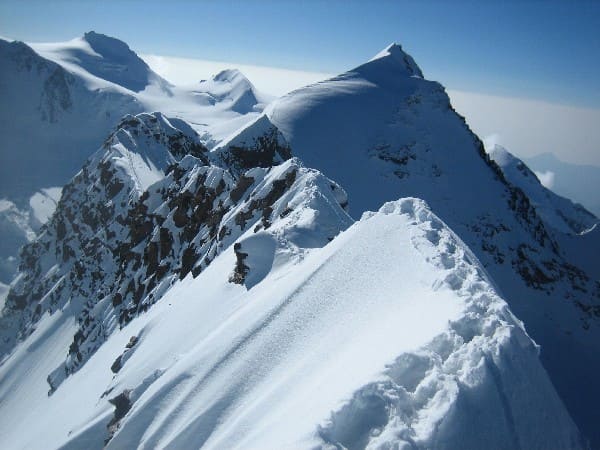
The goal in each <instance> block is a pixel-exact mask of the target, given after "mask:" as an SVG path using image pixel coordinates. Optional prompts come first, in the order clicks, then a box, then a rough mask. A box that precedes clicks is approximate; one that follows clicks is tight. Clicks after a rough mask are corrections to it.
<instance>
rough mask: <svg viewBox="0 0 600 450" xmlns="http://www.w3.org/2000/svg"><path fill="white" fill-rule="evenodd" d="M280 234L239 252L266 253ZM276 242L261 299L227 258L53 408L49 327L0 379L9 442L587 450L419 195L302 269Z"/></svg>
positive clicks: (53, 335) (501, 309)
mask: <svg viewBox="0 0 600 450" xmlns="http://www.w3.org/2000/svg"><path fill="white" fill-rule="evenodd" d="M270 239H272V238H270V237H269V235H268V234H265V233H264V232H258V233H254V232H253V231H252V230H248V231H247V232H246V233H245V234H243V235H242V236H241V237H240V239H239V242H241V245H242V248H244V247H245V246H246V245H247V243H249V242H250V241H253V245H252V246H249V247H254V248H256V250H259V251H260V252H261V254H263V253H268V252H269V251H272V250H269V249H272V248H273V247H272V244H270ZM280 239H283V240H284V241H283V242H285V239H286V232H285V229H284V230H283V234H281V235H280ZM283 242H282V241H280V242H279V244H276V245H275V247H276V248H277V247H278V248H279V249H280V250H278V251H276V256H275V261H276V263H275V264H273V265H272V266H271V268H270V269H269V270H267V272H268V273H267V275H266V277H265V278H264V279H263V280H262V281H261V282H259V283H257V284H256V285H254V286H252V287H251V288H247V287H244V286H242V285H237V284H234V283H230V282H229V281H228V277H229V274H230V273H231V271H232V270H233V268H234V267H235V265H236V254H235V250H234V248H232V247H231V246H230V247H229V248H228V249H227V250H226V251H224V252H223V253H222V254H221V255H220V256H217V258H216V259H215V260H214V262H213V263H212V264H211V265H210V266H209V267H208V268H207V269H206V270H205V271H203V272H202V273H201V274H200V275H199V276H198V277H197V278H195V279H193V278H192V277H191V276H188V277H186V278H185V279H184V280H182V281H181V282H178V283H176V284H175V285H174V286H173V287H172V288H171V289H170V290H169V292H168V293H167V294H166V295H165V297H164V298H163V299H162V300H161V301H160V302H159V303H157V304H156V305H155V306H154V307H153V308H152V309H151V310H150V311H149V312H148V313H146V314H144V315H141V316H139V317H138V318H136V319H134V320H133V321H131V322H130V323H129V324H127V325H126V326H125V327H124V328H122V329H121V330H119V331H117V332H114V333H112V334H111V335H110V337H109V338H108V340H107V341H106V343H105V344H104V345H103V346H102V347H101V348H100V349H99V350H98V351H97V352H96V353H95V354H94V356H93V357H92V358H91V359H90V360H89V361H88V363H87V364H86V365H85V366H83V368H82V369H81V370H80V371H79V372H77V373H76V374H74V375H72V376H71V377H69V378H68V379H67V380H66V381H65V382H64V383H63V384H62V385H61V386H60V387H59V388H58V389H57V390H56V391H55V392H54V393H53V394H52V395H51V396H48V395H47V394H46V388H47V385H46V383H45V379H44V377H43V372H44V371H45V370H47V369H48V368H51V367H53V366H54V365H55V364H56V363H57V362H58V361H59V360H60V357H61V356H60V355H59V354H56V353H53V352H48V351H44V350H45V348H46V345H52V346H53V347H52V348H58V347H61V346H62V347H64V345H65V344H66V342H68V339H66V338H67V336H69V335H70V333H71V332H72V330H73V323H72V322H70V321H69V320H66V319H65V317H67V315H58V314H54V315H52V316H49V315H44V317H43V318H42V320H41V321H40V325H39V327H38V328H37V330H36V331H35V332H34V333H33V334H32V335H31V336H30V337H29V338H28V339H27V341H25V343H24V344H25V345H22V346H20V347H19V349H18V350H17V352H16V353H15V354H13V356H12V357H11V358H10V359H9V360H8V361H7V362H6V363H5V364H4V365H3V366H2V367H1V368H0V377H1V378H0V379H1V380H2V382H1V383H0V389H1V391H0V395H2V398H3V402H2V406H1V407H0V414H1V417H2V420H0V424H1V425H0V427H1V432H0V440H1V442H2V445H3V446H7V447H10V448H25V447H29V448H37V447H39V446H40V442H43V445H44V447H45V448H58V447H62V448H81V447H82V446H85V447H87V448H99V447H101V446H102V445H103V443H107V448H131V447H136V446H141V447H146V448H156V447H159V448H164V447H170V448H199V447H202V448H223V447H224V446H226V447H227V448H244V449H248V448H256V449H259V448H260V449H276V448H334V447H333V446H344V447H347V448H365V447H368V448H381V447H382V446H383V447H387V446H389V445H400V446H402V445H409V446H412V447H415V446H416V447H418V448H432V447H435V448H458V447H460V448H465V449H467V448H482V447H486V448H518V447H520V448H548V447H553V448H580V447H581V441H580V440H579V439H580V438H579V435H578V432H577V429H576V428H575V426H574V424H573V423H572V421H571V420H570V418H569V416H568V414H567V413H566V411H565V409H564V407H563V406H562V404H561V401H560V399H559V398H558V396H557V395H556V393H555V392H554V390H553V388H552V385H551V383H550V381H549V380H548V378H547V375H546V374H545V372H544V369H543V368H542V366H541V364H540V363H539V360H538V356H537V348H536V346H535V344H533V342H532V341H531V340H530V339H529V337H528V336H527V334H526V333H525V331H524V329H523V327H522V324H521V323H520V322H519V321H518V320H516V319H515V318H514V316H513V315H512V314H511V313H510V311H509V310H508V307H507V305H506V304H505V303H504V301H503V300H501V299H500V298H499V297H498V295H497V294H496V293H495V291H494V289H493V288H492V286H491V284H490V283H489V281H488V279H487V277H486V275H485V274H484V271H483V268H482V267H481V266H480V265H479V264H478V263H477V261H476V260H475V259H474V257H473V255H472V254H471V253H470V252H469V251H468V250H466V248H465V247H464V244H463V243H462V242H461V241H460V240H458V239H457V238H456V236H455V235H454V234H453V233H452V232H451V231H449V230H448V228H447V227H446V226H445V225H444V224H443V223H442V222H441V221H440V220H439V219H438V218H437V217H436V216H435V215H434V214H432V213H431V211H430V210H429V208H428V207H427V206H426V205H425V204H424V203H423V202H422V201H420V200H416V199H402V200H400V201H398V202H394V203H389V204H386V205H384V206H383V207H382V209H381V210H380V211H379V212H378V213H371V214H368V215H365V217H364V218H363V219H362V220H361V221H360V222H358V223H356V224H355V225H353V226H351V227H350V228H349V229H348V230H347V231H345V232H344V233H342V234H341V235H339V236H338V237H337V238H336V239H334V240H333V241H332V242H331V243H329V244H328V245H326V246H325V247H324V248H317V249H314V250H312V251H309V252H308V253H307V254H305V255H304V257H303V258H301V259H300V260H298V259H296V258H291V257H290V254H289V253H287V252H285V251H282V250H283V249H284V248H285V245H284V246H281V244H282V243H283ZM61 319H62V320H63V322H61ZM165 336H168V339H165ZM26 348H29V349H30V350H29V354H28V353H27V352H25V349H26ZM374 349H377V351H374ZM32 352H33V353H32ZM119 355H122V357H121V358H122V359H121V367H120V369H119V370H118V371H117V373H116V374H114V373H112V372H111V371H110V370H109V367H110V365H111V363H113V361H114V359H115V358H117V357H118V356H119ZM33 361H36V363H35V369H34V367H33V366H32V364H33ZM16 373H20V374H23V375H22V376H20V377H16V376H15V374H16ZM24 389H27V390H26V391H25V390H24ZM74 392H77V393H78V394H77V396H74V395H73V393H74ZM482 405H485V408H484V409H481V406H482ZM532 410H535V411H538V412H541V413H536V414H531V411H532ZM65 411H68V412H69V413H68V414H65V413H64V412H65ZM24 419H26V420H24ZM31 424H35V429H36V433H31V432H30V430H31V426H32V425H31ZM491 424H493V426H492V427H491ZM28 430H29V432H28ZM540 430H544V433H540Z"/></svg>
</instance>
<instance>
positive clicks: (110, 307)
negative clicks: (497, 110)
mask: <svg viewBox="0 0 600 450" xmlns="http://www.w3.org/2000/svg"><path fill="white" fill-rule="evenodd" d="M78 45H80V44H78ZM90 47H91V45H90ZM84 50H85V51H86V52H87V53H90V51H89V49H87V47H86V49H84ZM92 50H93V49H92ZM82 51H83V50H82ZM93 51H94V53H98V52H96V51H95V50H93ZM98 54H99V55H100V56H101V57H102V59H105V58H106V56H107V55H106V53H104V54H100V53H98ZM91 56H93V57H94V58H97V57H96V56H94V55H91ZM57 58H58V57H57ZM34 60H35V58H34ZM92 60H93V61H94V64H96V63H98V60H97V59H92ZM48 63H49V62H48ZM44 64H46V63H44ZM81 67H82V66H81ZM60 70H63V71H64V70H66V69H60ZM60 70H59V71H60ZM81 70H84V69H83V68H82V69H81ZM90 70H91V69H90ZM65 73H67V72H65ZM86 73H87V75H85V74H84V75H83V76H80V77H78V78H77V80H79V81H77V83H82V84H83V85H85V83H87V82H88V81H89V79H91V78H89V77H96V78H97V79H99V80H100V78H98V77H97V76H96V75H93V74H91V72H89V71H88V70H86ZM72 76H73V77H75V75H72ZM86 77H87V78H86ZM86 80H88V81H86ZM121 81H122V80H121ZM129 81H131V80H129ZM129 81H128V82H129ZM101 82H102V83H109V84H111V85H114V86H116V87H114V86H113V87H110V89H116V90H117V91H119V90H122V89H123V90H124V89H125V88H124V87H123V86H121V85H117V84H115V83H114V82H112V81H107V80H104V81H101ZM123 83H125V82H123ZM107 86H108V85H107ZM198 86H200V88H197V89H196V91H193V92H192V91H191V90H187V91H185V90H182V91H180V92H179V93H178V92H177V91H176V88H172V87H168V90H169V91H170V94H168V95H167V96H169V95H170V96H171V97H169V98H171V99H173V102H172V103H168V102H167V101H164V102H163V101H162V100H161V99H160V98H159V97H158V96H157V92H158V91H159V90H161V89H162V88H161V86H160V85H158V84H152V83H150V84H149V85H147V86H146V88H145V89H144V90H142V91H139V92H134V91H129V92H131V94H127V95H130V96H132V98H134V99H135V100H136V101H138V102H139V103H140V104H146V105H147V104H149V103H144V102H149V101H156V102H158V103H161V104H162V105H163V106H165V107H166V106H168V105H169V104H170V105H174V106H176V105H180V110H179V111H178V112H177V113H176V114H174V115H166V114H162V113H141V114H137V115H127V116H125V117H123V119H122V120H121V121H120V122H119V123H118V125H117V126H116V128H113V131H112V132H111V133H110V134H109V137H108V139H106V140H104V143H103V144H102V145H101V146H100V148H99V149H98V150H97V152H96V153H95V154H94V155H93V156H92V157H91V158H89V159H88V161H87V162H86V164H85V165H84V167H83V169H82V170H81V171H80V172H79V173H78V174H77V175H76V176H75V177H74V178H73V179H72V180H71V181H70V182H69V183H68V184H67V185H66V186H65V188H64V189H63V191H62V196H61V198H60V200H59V201H58V204H57V207H56V210H55V212H54V213H53V215H52V216H51V218H50V219H49V221H48V222H47V223H46V224H44V225H43V226H42V227H41V229H40V232H39V233H38V235H37V237H36V238H35V239H34V240H33V241H32V242H31V243H29V244H28V245H26V246H25V247H24V248H23V250H22V252H21V264H20V272H19V275H18V276H17V278H16V279H15V281H14V282H13V283H12V284H11V287H10V292H9V293H8V295H7V296H6V299H5V304H4V307H3V309H2V315H1V316H0V358H1V359H0V399H1V401H0V446H2V447H8V448H38V447H43V448H82V447H85V448H100V447H102V446H104V445H106V446H107V447H108V448H130V447H136V446H138V447H146V448H156V447H158V448H164V447H170V448H189V447H205V448H223V447H227V448H260V449H263V448H286V447H287V448H315V447H316V448H319V447H320V448H327V449H331V448H394V447H399V448H402V447H404V448H410V447H412V448H415V447H416V448H556V447H558V448H582V447H585V439H587V438H591V440H592V445H595V442H596V438H597V437H598V436H597V430H596V429H595V421H596V415H595V405H597V401H598V399H600V391H599V388H598V386H597V384H595V383H594V380H593V377H594V376H595V373H596V371H597V370H600V366H599V362H598V360H597V358H596V356H597V354H598V350H600V349H599V348H598V347H599V346H600V344H599V342H600V340H599V339H598V337H600V336H598V335H599V334H600V332H599V331H598V330H599V328H600V327H599V324H598V320H597V317H598V316H600V302H599V299H600V285H598V283H597V282H596V281H595V279H594V278H593V276H592V275H590V273H589V271H588V270H587V269H586V267H591V264H593V261H594V259H593V258H594V255H586V256H585V258H584V259H586V261H584V263H585V264H584V263H582V264H580V265H579V266H575V265H573V264H572V261H570V260H569V259H568V257H567V256H568V255H567V253H565V250H564V249H563V248H562V246H563V245H564V242H565V241H564V239H563V236H569V237H570V238H572V239H579V238H582V236H586V237H590V236H592V237H593V236H595V235H594V234H593V233H594V230H595V229H593V230H591V231H590V232H589V233H586V234H585V235H577V234H573V233H571V234H569V235H567V234H565V233H563V232H562V231H560V230H558V229H556V227H554V228H553V227H552V226H551V225H552V221H551V220H549V219H548V218H544V217H542V215H541V214H539V213H538V212H537V210H536V208H535V205H534V204H533V202H532V200H530V198H529V197H528V196H527V194H526V193H525V192H524V191H523V189H520V188H518V187H517V186H515V184H513V183H511V182H510V180H509V179H508V177H507V176H505V175H504V173H503V172H502V170H501V169H500V167H498V165H496V164H495V163H494V162H493V161H491V160H490V159H489V157H488V156H487V154H486V153H485V151H484V150H483V146H482V144H481V142H480V141H479V140H478V139H477V137H476V136H474V135H473V134H472V133H471V132H470V130H469V129H468V127H467V126H466V124H465V123H464V121H463V120H462V118H461V117H460V116H458V115H457V114H456V113H455V112H454V111H453V110H452V107H451V105H450V103H449V101H448V98H447V96H446V94H445V93H444V91H443V88H442V87H441V86H440V85H439V84H437V83H433V82H429V81H426V80H424V79H423V75H422V73H421V71H420V69H419V68H418V66H417V65H416V63H415V62H414V60H412V58H410V56H408V55H407V54H405V53H404V52H403V51H402V49H401V48H400V47H399V46H397V45H392V46H390V47H388V48H386V49H385V50H384V51H382V52H381V53H380V54H378V55H377V56H376V57H375V58H373V59H372V60H371V61H369V62H368V63H366V64H364V65H362V66H360V67H358V68H356V69H354V70H353V71H350V72H348V73H346V74H343V75H340V76H339V77H336V78H333V79H331V80H328V81H325V82H322V83H317V84H315V85H312V86H308V87H306V88H303V89H301V90H298V91H295V92H293V93H291V94H289V95H287V96H286V97H284V98H282V99H280V100H278V101H276V102H275V103H274V104H273V105H271V106H270V107H268V109H267V111H266V114H262V115H260V114H259V112H258V111H259V110H260V109H261V108H260V107H258V108H254V107H252V112H247V113H245V114H240V113H239V112H236V111H234V110H233V109H232V107H233V106H232V105H238V106H240V108H241V110H246V109H247V108H246V106H248V105H250V104H252V103H253V102H254V99H256V100H259V97H258V96H256V95H254V91H253V90H252V87H251V85H248V84H246V83H245V82H244V80H243V78H241V77H240V76H239V74H238V73H236V72H234V71H229V72H223V73H221V74H219V75H217V76H216V77H214V78H213V79H212V80H210V81H208V82H206V81H205V82H201V83H200V84H199V85H198ZM238 87H239V89H238ZM86 89H88V88H87V87H86ZM107 89H108V88H107ZM249 90H250V91H251V93H252V95H253V96H254V97H253V98H251V100H250V101H248V102H246V100H247V99H248V98H249V94H248V92H249ZM94 92H96V91H94ZM115 92H116V91H115ZM162 92H163V93H164V92H165V91H164V90H162ZM186 92H187V93H186ZM190 92H192V94H193V95H192V96H191V97H189V96H188V97H186V95H188V94H189V93H190ZM227 92H229V94H227ZM223 93H225V95H224V96H223V95H222V94H223ZM161 95H162V94H161ZM180 95H181V96H180ZM211 97H212V98H214V99H215V103H214V104H213V105H211V104H210V103H211V100H210V98H211ZM165 98H166V97H165ZM183 98H188V99H189V98H193V99H194V102H195V104H197V105H199V106H198V108H199V110H202V108H207V109H206V110H205V111H209V110H210V111H212V113H211V114H213V115H212V116H211V117H212V118H213V119H214V122H212V123H213V125H211V124H209V123H204V122H203V123H197V122H194V123H190V124H188V123H186V122H185V121H184V120H181V117H182V115H183V116H184V115H185V114H186V111H189V110H188V109H186V108H188V107H189V106H190V105H192V104H194V102H189V103H186V102H181V103H179V100H180V99H183ZM152 99H153V100H152ZM207 99H208V100H207ZM216 99H218V100H219V101H216ZM207 103H208V104H207ZM201 107H202V108H201ZM236 107H237V106H236ZM67 109H68V108H67ZM217 112H219V114H217ZM198 117H199V116H198ZM211 120H212V119H211ZM192 122H193V120H192ZM233 124H236V126H237V125H244V124H246V125H244V126H243V127H242V128H240V129H239V130H238V131H235V132H231V131H232V129H233V128H232V127H233ZM209 129H210V130H211V131H210V133H209V132H208V131H207V130H209ZM215 130H216V131H215ZM213 132H215V133H217V134H211V133H213ZM226 132H227V133H226ZM204 133H208V135H207V134H204ZM219 133H221V134H219ZM217 135H219V136H222V137H221V138H219V139H214V136H217ZM207 136H210V137H209V138H207ZM209 140H210V142H208V141H209ZM207 143H209V144H210V145H207ZM298 157H300V159H299V158H298ZM305 164H306V165H305ZM313 165H314V166H315V167H316V169H313V168H308V167H311V166H313ZM307 166H308V167H307ZM318 169H321V170H326V171H327V172H326V173H327V175H328V176H333V178H334V179H338V180H341V181H342V182H343V183H345V184H346V187H347V191H345V190H344V189H342V187H340V185H338V184H337V183H336V182H334V181H332V179H329V178H327V177H326V176H325V175H323V173H321V171H320V170H318ZM346 192H347V193H346ZM417 196H418V197H424V198H425V201H426V202H427V203H425V201H423V200H418V199H417V198H416V197H417ZM399 197H404V198H402V199H401V200H397V199H398V198H399ZM386 201H391V202H389V203H386ZM34 203H35V202H34ZM381 204H383V206H382V207H380V205H381ZM348 207H349V208H351V211H354V214H355V216H357V217H358V215H359V214H358V212H361V211H364V210H367V209H379V212H377V213H366V214H363V215H362V218H361V220H360V221H358V222H356V223H354V224H352V219H351V218H350V216H348V214H347V209H348ZM430 207H431V209H430ZM432 211H435V214H434V213H433V212H432ZM567 213H568V214H570V212H567ZM569 219H570V220H569V221H567V220H565V223H570V222H576V221H577V220H580V218H569ZM451 229H452V231H451ZM344 230H345V231H344ZM559 237H560V238H559ZM588 257H589V258H591V259H589V260H588ZM586 264H589V266H586ZM488 273H489V274H490V275H491V277H490V276H488ZM503 298H505V299H506V300H507V301H508V304H509V305H510V307H511V309H512V310H514V311H516V312H517V315H518V317H520V318H522V319H524V320H525V323H526V325H527V330H528V332H529V333H531V335H532V336H533V337H534V338H535V339H536V340H538V341H539V342H540V343H541V344H542V353H541V362H542V363H543V365H544V367H542V365H541V364H540V355H539V352H538V347H537V345H536V344H534V342H533V341H532V340H531V339H530V338H529V337H528V335H527V333H526V332H525V330H524V326H523V324H522V323H521V322H520V321H519V320H517V319H516V318H515V317H514V316H513V314H512V313H511V312H510V310H509V307H508V305H507V303H505V301H504V300H503ZM546 370H548V374H549V375H550V378H549V377H548V374H547V373H546ZM553 385H554V386H556V388H557V390H558V393H559V394H560V397H559V396H558V395H557V392H556V391H555V390H554V387H553ZM561 398H562V399H561ZM563 401H564V402H565V403H566V406H567V409H568V410H567V409H565V407H564V406H563V403H562V402H563ZM532 411H533V413H532ZM570 414H571V415H572V417H573V418H574V419H575V423H574V422H573V421H572V420H571V418H570ZM578 427H580V428H581V430H582V432H583V433H582V434H583V436H584V437H583V438H582V437H580V435H579V432H578ZM541 430H543V431H541Z"/></svg>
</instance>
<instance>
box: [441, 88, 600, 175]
mask: <svg viewBox="0 0 600 450" xmlns="http://www.w3.org/2000/svg"><path fill="white" fill-rule="evenodd" d="M448 95H450V99H451V100H452V104H453V106H454V108H455V109H456V110H457V111H458V112H459V113H460V114H462V115H463V116H465V118H466V119H467V123H468V124H469V126H470V127H471V129H473V131H474V132H475V133H476V134H477V135H478V136H481V137H487V138H493V139H494V141H495V143H498V144H501V145H502V146H503V147H506V149H507V150H508V151H510V152H511V153H514V154H515V155H517V156H519V157H531V156H535V155H537V154H540V153H546V152H550V153H554V154H555V155H556V156H557V157H558V158H559V159H560V160H562V161H565V162H570V163H573V164H591V165H595V166H600V126H599V124H600V109H591V108H580V107H575V106H566V105H560V104H555V103H549V102H542V101H538V100H530V99H523V98H514V97H499V96H494V95H485V94H476V93H472V92H464V91H454V90H449V91H448Z"/></svg>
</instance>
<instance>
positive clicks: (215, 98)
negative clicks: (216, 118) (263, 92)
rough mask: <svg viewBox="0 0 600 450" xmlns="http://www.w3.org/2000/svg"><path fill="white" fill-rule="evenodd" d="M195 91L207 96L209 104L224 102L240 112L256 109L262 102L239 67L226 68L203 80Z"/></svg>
mask: <svg viewBox="0 0 600 450" xmlns="http://www.w3.org/2000/svg"><path fill="white" fill-rule="evenodd" d="M194 93H195V94H196V95H197V96H204V97H206V99H205V100H206V103H208V104H213V105H214V104H216V103H223V104H225V105H227V106H228V107H229V109H231V110H232V111H235V112H237V113H240V114H245V113H248V112H251V111H254V110H255V109H256V108H255V107H256V105H257V104H258V103H260V101H259V99H258V97H259V94H258V93H257V92H256V89H255V88H254V86H253V85H252V83H251V82H250V80H248V78H246V77H245V76H244V74H242V72H240V71H239V70H237V69H225V70H222V71H221V72H219V73H218V74H216V75H214V76H213V77H212V78H211V79H210V80H202V81H201V82H200V83H199V86H198V87H197V88H196V89H195V90H194Z"/></svg>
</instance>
